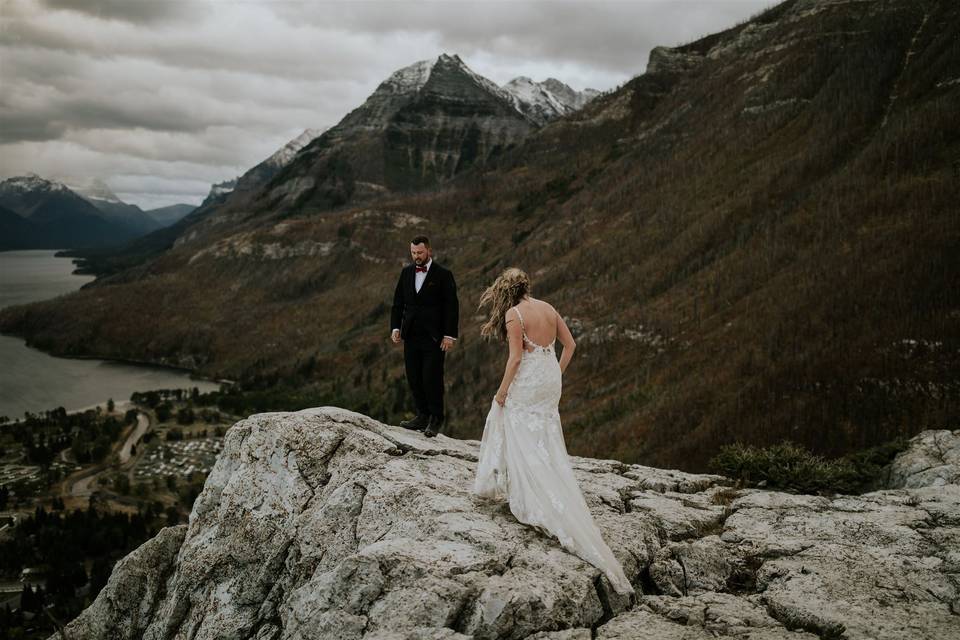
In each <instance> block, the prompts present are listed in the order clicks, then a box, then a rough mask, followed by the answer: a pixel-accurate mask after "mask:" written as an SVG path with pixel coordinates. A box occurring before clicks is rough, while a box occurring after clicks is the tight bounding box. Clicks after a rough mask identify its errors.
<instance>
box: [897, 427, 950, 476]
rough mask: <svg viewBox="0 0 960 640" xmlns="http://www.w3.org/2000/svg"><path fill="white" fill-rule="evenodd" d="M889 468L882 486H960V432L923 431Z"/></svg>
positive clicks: (943, 430)
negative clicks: (884, 484)
mask: <svg viewBox="0 0 960 640" xmlns="http://www.w3.org/2000/svg"><path fill="white" fill-rule="evenodd" d="M913 442H914V444H913V446H912V447H910V449H908V450H907V451H904V452H903V453H901V454H900V455H899V456H897V458H896V460H894V461H893V464H892V465H890V469H889V476H888V477H887V480H886V486H888V487H891V488H909V489H915V488H918V487H942V486H944V485H948V484H960V430H957V431H949V430H947V429H940V430H937V431H924V432H923V433H921V434H919V435H918V436H916V437H915V438H914V439H913Z"/></svg>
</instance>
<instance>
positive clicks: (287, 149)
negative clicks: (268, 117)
mask: <svg viewBox="0 0 960 640" xmlns="http://www.w3.org/2000/svg"><path fill="white" fill-rule="evenodd" d="M324 131H325V129H306V130H304V132H303V133H301V134H300V135H299V136H297V137H296V138H294V139H293V140H291V141H290V142H288V143H287V144H285V145H283V146H282V147H280V148H279V149H278V150H277V151H276V153H274V154H273V155H272V156H270V157H269V158H267V159H266V161H265V162H266V163H268V164H271V165H273V166H275V167H278V168H279V167H285V166H286V165H288V164H290V161H291V160H293V157H294V156H295V155H297V152H298V151H300V149H303V148H304V147H305V146H307V145H308V144H310V141H311V140H313V139H314V138H316V137H317V136H319V135H320V134H321V133H323V132H324Z"/></svg>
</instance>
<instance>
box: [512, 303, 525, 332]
mask: <svg viewBox="0 0 960 640" xmlns="http://www.w3.org/2000/svg"><path fill="white" fill-rule="evenodd" d="M513 310H514V311H516V312H517V317H518V318H520V331H522V332H523V337H524V338H526V337H527V328H526V327H525V326H524V325H523V315H522V314H521V313H520V306H519V305H518V306H516V307H514V308H513Z"/></svg>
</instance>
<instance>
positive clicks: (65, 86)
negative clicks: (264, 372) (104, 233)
mask: <svg viewBox="0 0 960 640" xmlns="http://www.w3.org/2000/svg"><path fill="white" fill-rule="evenodd" d="M769 4H770V2H769V1H767V0H669V1H668V0H660V1H646V2H644V1H639V2H601V1H584V2H576V3H574V2H484V3H476V2H453V1H450V2H399V1H398V2H307V1H291V2H288V1H271V0H260V1H256V0H249V1H244V2H223V1H214V0H210V1H207V2H204V1H201V0H157V1H156V2H147V1H140V0H86V1H84V0H4V4H3V5H2V9H0V86H2V88H3V90H2V92H0V177H8V176H10V175H16V174H22V173H26V172H31V171H32V172H36V173H39V174H40V175H53V174H56V173H59V174H70V175H81V176H88V177H99V178H102V179H103V180H104V181H105V182H107V184H108V185H110V187H111V188H113V189H114V191H115V192H117V193H118V194H121V197H124V196H123V195H122V194H127V195H128V196H129V197H131V198H134V199H133V200H132V202H135V203H137V204H146V203H149V204H150V206H159V205H164V204H172V203H174V202H177V201H188V202H191V203H197V202H199V201H200V200H201V199H202V198H203V196H204V195H206V192H207V190H208V189H209V184H210V183H212V182H218V181H221V180H224V179H228V178H232V177H234V176H235V175H237V174H239V173H242V172H243V171H245V170H246V169H248V168H250V167H252V166H253V165H255V164H256V163H258V162H260V161H261V160H263V159H264V158H266V157H267V156H269V155H270V154H271V153H272V152H273V151H274V150H276V149H277V148H279V147H280V146H282V145H283V144H284V143H285V142H286V141H287V140H289V139H291V138H293V137H295V136H297V135H298V134H299V133H300V132H301V131H302V130H303V129H305V128H308V127H311V128H323V127H327V126H331V125H333V124H336V122H338V121H339V120H340V119H341V118H342V117H343V116H344V115H346V114H347V113H348V112H349V111H350V110H351V109H353V108H354V107H356V106H358V105H359V104H360V103H361V102H362V101H363V100H364V99H365V98H366V96H367V95H369V94H370V93H371V92H372V91H373V90H374V89H375V88H376V86H377V85H378V84H379V83H380V82H381V81H382V80H383V79H384V78H386V77H387V76H388V75H389V74H390V73H392V72H393V71H394V70H396V69H398V68H400V67H402V66H406V65H407V64H410V63H412V62H414V61H416V60H423V59H432V58H435V57H436V56H438V55H439V54H440V53H443V52H448V53H457V54H459V55H460V56H461V58H463V59H464V61H465V62H466V63H467V64H468V65H470V66H471V67H472V68H473V69H474V70H476V71H477V72H478V73H481V74H483V75H486V76H487V77H489V78H491V79H492V80H494V81H495V82H498V83H501V84H502V83H504V82H506V81H508V80H510V79H511V78H513V77H515V76H517V75H526V76H530V77H532V78H536V79H545V78H547V77H551V76H552V77H555V78H558V79H560V80H563V81H564V82H567V83H568V84H570V85H571V86H573V87H575V88H585V87H592V88H595V89H601V90H602V89H609V88H611V87H614V86H616V85H618V84H621V83H622V82H624V81H626V80H627V79H629V78H630V77H632V76H633V75H636V74H638V73H641V72H642V71H643V70H644V67H645V65H646V61H647V57H648V55H649V50H650V49H651V48H652V47H653V46H656V45H661V44H666V45H674V44H679V43H682V42H688V41H690V40H693V39H695V38H697V37H699V36H702V35H706V34H709V33H711V32H715V31H718V30H721V29H724V28H726V27H729V26H732V25H733V24H735V23H736V22H738V21H740V20H743V19H745V18H747V17H749V16H750V15H752V14H754V13H756V12H757V11H759V10H761V9H763V8H765V7H766V6H767V5H769ZM178 185H179V186H178ZM177 198H179V199H180V200H177Z"/></svg>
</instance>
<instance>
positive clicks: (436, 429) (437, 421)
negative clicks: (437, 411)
mask: <svg viewBox="0 0 960 640" xmlns="http://www.w3.org/2000/svg"><path fill="white" fill-rule="evenodd" d="M442 428H443V418H438V417H437V416H430V421H429V422H428V423H427V428H426V429H424V430H423V435H425V436H427V437H428V438H432V437H434V436H436V435H437V434H438V433H440V429H442Z"/></svg>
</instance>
